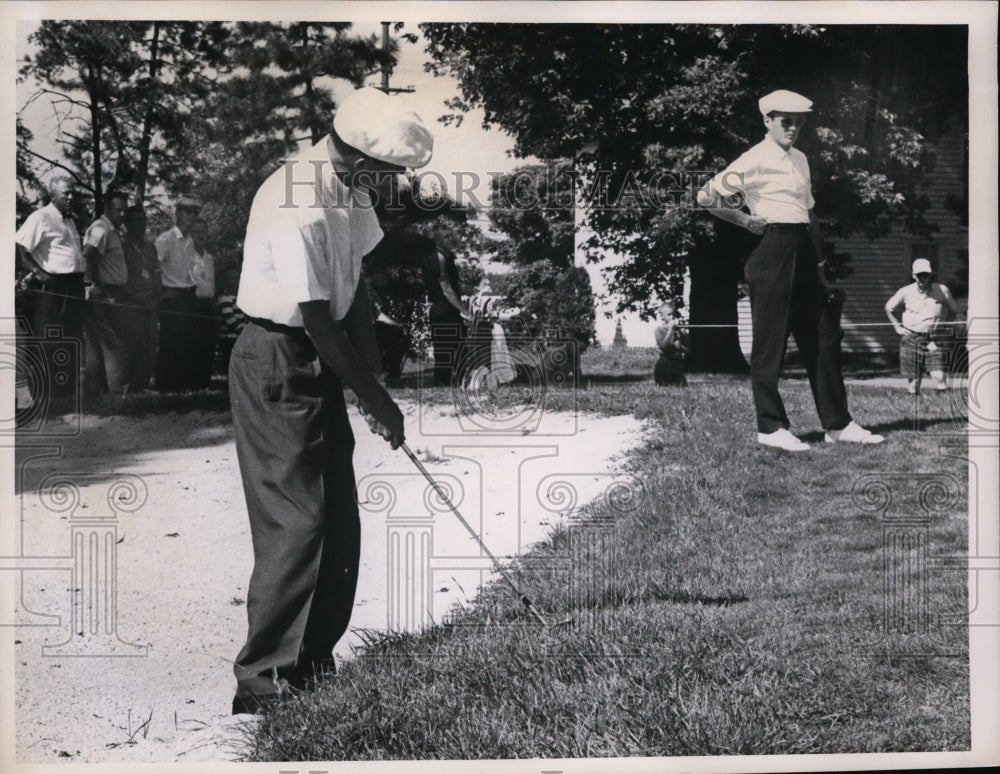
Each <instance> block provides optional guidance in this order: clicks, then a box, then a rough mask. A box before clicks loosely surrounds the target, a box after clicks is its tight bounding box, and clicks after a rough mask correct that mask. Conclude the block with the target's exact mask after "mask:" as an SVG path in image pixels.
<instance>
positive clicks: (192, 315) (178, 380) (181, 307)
mask: <svg viewBox="0 0 1000 774" xmlns="http://www.w3.org/2000/svg"><path fill="white" fill-rule="evenodd" d="M198 314H199V307H198V299H197V298H196V297H195V291H194V288H164V290H163V296H162V297H161V298H160V307H159V321H160V338H159V342H158V347H157V350H156V389H157V391H159V392H178V391H180V390H191V389H195V387H194V383H195V376H194V372H195V371H196V369H197V367H198V362H199V361H198V359H197V354H196V352H197V348H198V335H199V330H198V319H197V317H196V315H198Z"/></svg>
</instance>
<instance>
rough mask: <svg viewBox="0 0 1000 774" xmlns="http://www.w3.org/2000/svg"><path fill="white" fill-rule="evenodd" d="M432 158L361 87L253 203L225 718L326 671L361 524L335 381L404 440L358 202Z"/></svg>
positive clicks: (239, 390)
mask: <svg viewBox="0 0 1000 774" xmlns="http://www.w3.org/2000/svg"><path fill="white" fill-rule="evenodd" d="M432 148H433V137H432V136H431V133H430V132H429V131H428V129H427V128H426V126H425V125H424V123H423V121H422V120H421V119H420V117H419V116H417V115H416V114H415V113H412V112H410V111H407V110H405V109H404V108H403V106H402V104H401V103H400V102H398V101H397V100H396V99H394V98H392V97H390V96H388V95H386V94H383V93H382V92H380V91H377V90H375V89H361V90H359V91H356V92H354V93H353V94H351V95H350V96H349V97H347V98H346V99H345V100H344V101H343V102H342V104H341V105H340V107H339V109H338V110H337V113H336V116H335V117H334V120H333V131H332V132H331V134H330V135H328V136H327V137H324V138H323V139H322V140H320V141H319V142H318V143H317V144H316V145H314V146H312V147H310V148H307V149H306V150H304V151H301V152H299V153H298V154H296V155H295V156H293V157H292V158H290V159H288V160H287V161H286V162H285V164H284V166H282V167H281V168H280V169H278V170H277V171H276V172H275V173H274V174H272V175H271V176H270V177H269V178H268V179H267V180H266V181H265V182H264V184H263V185H262V186H261V187H260V189H259V190H258V191H257V194H256V196H255V197H254V200H253V205H252V207H251V210H250V219H249V223H248V225H247V235H246V242H245V244H244V250H243V257H244V260H243V269H242V274H241V277H240V288H239V293H238V295H237V304H238V305H239V307H240V309H242V310H243V311H244V313H245V314H246V315H247V318H248V323H247V325H246V327H245V328H244V329H243V332H242V333H241V334H240V336H239V338H238V339H237V341H236V344H235V345H234V347H233V351H232V356H231V359H230V366H229V389H230V399H231V402H232V409H233V429H234V433H235V438H236V450H237V456H238V458H239V464H240V473H241V476H242V479H243V488H244V492H245V494H246V500H247V511H248V514H249V517H250V531H251V535H252V538H253V546H254V569H253V574H252V575H251V578H250V588H249V593H248V594H247V617H248V620H249V631H248V634H247V641H246V644H245V645H244V646H243V649H242V650H241V651H240V653H239V655H238V656H237V657H236V663H235V666H234V671H235V673H236V681H237V689H236V695H235V697H234V699H233V713H234V714H240V713H244V712H258V711H260V710H261V709H262V708H266V707H268V706H270V705H272V704H273V703H275V702H277V701H279V697H280V696H281V694H282V693H283V692H284V691H285V690H287V688H288V686H290V685H291V686H300V685H304V684H307V683H308V682H309V681H310V680H311V679H313V678H314V675H316V674H317V673H319V672H322V671H323V670H329V669H332V668H333V656H332V651H333V647H334V645H335V644H336V643H337V641H338V640H339V639H340V637H341V636H342V635H343V634H344V632H345V631H346V630H347V625H348V621H349V620H350V616H351V611H352V608H353V605H354V593H355V588H356V585H357V577H358V562H359V557H360V532H361V529H360V520H359V516H358V506H357V502H356V500H355V480H354V468H353V462H352V456H353V449H354V437H353V435H352V433H351V427H350V424H349V422H348V417H347V409H346V406H345V403H344V393H343V385H346V386H348V387H350V388H351V390H352V391H353V392H354V393H355V394H356V395H357V397H358V399H359V403H360V405H361V407H362V408H363V410H364V411H365V413H366V414H367V416H368V417H369V424H370V425H371V426H372V429H373V431H374V432H379V433H380V434H381V435H382V436H383V437H384V438H385V439H386V440H387V441H389V443H390V444H391V446H392V448H394V449H395V448H398V447H399V446H400V444H402V442H403V440H404V435H403V415H402V413H401V412H400V410H399V408H398V407H397V406H396V404H395V403H394V402H393V400H392V398H390V397H389V394H388V393H387V392H386V391H385V388H384V387H383V386H382V385H381V384H380V383H379V381H378V374H380V372H381V363H380V358H379V353H378V347H377V346H376V343H375V333H374V327H373V324H372V315H371V308H370V305H369V301H368V296H367V292H366V291H365V287H364V283H363V282H361V281H360V279H361V261H362V258H363V257H364V256H365V255H366V254H367V253H369V252H370V251H371V250H372V249H373V248H374V247H375V246H376V245H377V244H378V242H379V241H380V240H381V239H382V230H381V228H380V227H379V223H378V220H377V218H376V215H375V210H374V209H373V202H372V196H373V194H375V195H377V193H378V188H379V185H380V184H381V183H385V182H388V181H391V179H393V178H395V176H396V175H398V174H399V173H402V172H404V171H405V170H406V169H407V168H416V167H422V166H423V165H425V164H426V163H427V162H428V161H430V157H431V151H432ZM317 356H318V359H319V370H318V373H317V372H316V371H315V370H314V361H315V360H316V359H317Z"/></svg>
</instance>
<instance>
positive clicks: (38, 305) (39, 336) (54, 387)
mask: <svg viewBox="0 0 1000 774" xmlns="http://www.w3.org/2000/svg"><path fill="white" fill-rule="evenodd" d="M83 297H84V285H83V273H82V272H81V273H78V274H52V275H49V277H48V278H47V279H45V280H44V281H42V283H41V285H40V287H39V288H37V289H36V290H33V291H31V292H29V293H27V294H26V297H25V298H24V300H23V311H24V313H25V314H26V316H27V318H28V321H29V326H30V331H28V332H27V334H28V337H30V338H33V339H35V340H49V339H51V338H52V337H50V336H49V333H50V332H52V329H53V328H58V329H59V332H58V334H57V337H58V338H59V339H61V340H62V341H64V342H66V343H67V344H68V347H63V348H61V349H62V350H63V351H64V352H63V354H64V355H65V357H62V356H60V362H61V363H63V364H62V366H61V367H60V368H45V369H43V370H42V373H41V375H40V379H41V380H42V382H43V383H42V384H36V385H33V388H34V389H41V390H43V391H45V393H46V394H47V395H48V396H49V397H63V398H66V397H75V396H76V395H78V391H79V388H80V364H81V363H82V362H83V355H84V343H83V308H84V300H83ZM54 336H56V334H54ZM46 346H51V345H46ZM63 361H65V362H63ZM19 370H29V369H28V366H27V365H25V368H24V369H19ZM35 397H36V398H37V397H38V395H37V394H36V396H35Z"/></svg>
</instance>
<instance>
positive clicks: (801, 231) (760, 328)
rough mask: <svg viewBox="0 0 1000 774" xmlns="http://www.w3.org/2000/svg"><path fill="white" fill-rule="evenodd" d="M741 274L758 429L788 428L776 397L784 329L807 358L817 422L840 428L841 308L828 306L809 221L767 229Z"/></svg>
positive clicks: (846, 416) (845, 419) (845, 418)
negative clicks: (744, 283)
mask: <svg viewBox="0 0 1000 774" xmlns="http://www.w3.org/2000/svg"><path fill="white" fill-rule="evenodd" d="M744 273H745V275H746V279H747V282H748V284H749V286H750V309H751V317H752V321H753V346H752V351H751V354H750V381H751V385H752V388H753V400H754V408H755V409H756V412H757V430H758V431H759V432H761V433H771V432H774V431H775V430H778V429H780V428H786V429H787V428H788V427H789V422H788V416H787V414H786V413H785V406H784V403H783V402H782V400H781V396H780V395H779V394H778V380H779V378H780V376H781V365H782V361H783V360H784V358H785V347H786V345H787V343H788V334H789V333H791V334H792V335H793V336H794V337H795V343H796V345H797V346H798V348H799V352H800V353H801V355H802V359H803V361H804V362H805V367H806V373H807V374H808V375H809V386H810V387H811V388H812V394H813V400H814V401H815V403H816V411H817V413H818V414H819V419H820V423H821V424H822V426H823V428H824V429H825V430H838V429H840V428H842V427H845V426H846V425H847V424H848V423H849V422H850V421H851V415H850V413H849V412H848V410H847V390H846V389H845V387H844V378H843V373H842V371H841V362H840V324H839V313H840V310H839V307H836V308H832V307H831V306H829V305H828V304H827V294H826V290H825V288H824V287H823V285H822V284H821V283H820V281H819V276H818V274H817V268H816V255H815V251H814V250H813V245H812V240H811V238H810V235H809V228H808V226H806V225H802V226H799V225H795V226H790V225H775V224H772V225H770V226H768V229H767V231H766V232H765V233H764V236H763V237H762V238H761V241H760V243H759V244H758V245H757V247H756V249H755V250H754V251H753V253H751V255H750V258H749V259H748V260H747V263H746V266H745V268H744ZM835 305H836V303H835V302H834V306H835Z"/></svg>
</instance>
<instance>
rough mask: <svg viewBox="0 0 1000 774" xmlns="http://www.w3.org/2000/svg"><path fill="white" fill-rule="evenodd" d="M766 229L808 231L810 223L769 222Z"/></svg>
mask: <svg viewBox="0 0 1000 774" xmlns="http://www.w3.org/2000/svg"><path fill="white" fill-rule="evenodd" d="M765 230H766V231H808V230H809V224H808V223H768V224H767V226H766V227H765Z"/></svg>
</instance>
